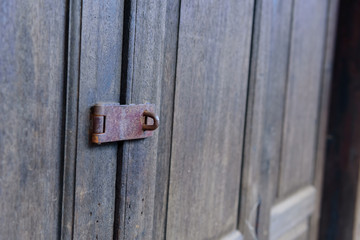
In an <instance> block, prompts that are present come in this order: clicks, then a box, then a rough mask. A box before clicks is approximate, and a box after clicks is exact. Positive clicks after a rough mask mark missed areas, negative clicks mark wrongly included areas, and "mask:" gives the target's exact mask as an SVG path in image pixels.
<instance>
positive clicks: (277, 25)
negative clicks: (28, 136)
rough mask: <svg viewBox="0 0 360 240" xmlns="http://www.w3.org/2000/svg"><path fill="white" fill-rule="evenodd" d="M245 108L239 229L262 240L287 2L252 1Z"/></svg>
mask: <svg viewBox="0 0 360 240" xmlns="http://www.w3.org/2000/svg"><path fill="white" fill-rule="evenodd" d="M255 16H256V19H255V26H254V33H253V40H252V54H251V76H250V83H249V84H250V86H249V96H248V99H249V100H248V105H247V109H248V110H247V116H246V117H247V120H246V121H247V122H246V139H245V154H244V166H243V178H242V191H241V195H242V199H241V210H240V214H241V215H240V230H241V231H242V233H243V234H244V238H245V239H255V238H259V239H267V238H268V235H269V220H270V209H271V207H272V205H273V200H274V199H275V197H276V184H277V178H278V169H279V163H280V149H281V144H282V142H281V138H282V126H283V111H284V105H285V104H284V100H285V92H286V91H285V87H286V80H287V68H288V57H289V46H290V45H289V44H290V32H291V20H292V18H291V16H292V1H288V0H283V1H257V4H256V12H255Z"/></svg>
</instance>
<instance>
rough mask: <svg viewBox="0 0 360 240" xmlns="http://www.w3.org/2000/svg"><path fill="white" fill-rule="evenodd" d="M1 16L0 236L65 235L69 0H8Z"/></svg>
mask: <svg viewBox="0 0 360 240" xmlns="http://www.w3.org/2000/svg"><path fill="white" fill-rule="evenodd" d="M0 16H1V18H0V29H1V34H0V101H1V104H0V110H1V117H0V119H1V126H0V156H1V157H0V236H1V237H0V238H1V239H57V237H58V234H59V231H60V225H59V223H60V212H61V191H62V188H61V184H62V182H61V172H62V171H61V169H62V150H63V144H62V142H63V140H62V136H63V127H62V126H63V119H64V118H63V95H64V79H65V74H64V59H65V54H66V53H65V50H66V48H65V46H66V44H65V41H67V39H66V36H67V35H66V32H67V31H66V30H65V28H66V26H65V25H66V1H47V0H45V1H42V2H37V1H2V2H1V4H0Z"/></svg>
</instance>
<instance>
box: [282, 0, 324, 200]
mask: <svg viewBox="0 0 360 240" xmlns="http://www.w3.org/2000/svg"><path fill="white" fill-rule="evenodd" d="M326 13H327V1H316V0H305V1H295V5H294V16H293V27H292V36H291V49H290V59H289V70H288V71H289V74H288V84H287V93H286V94H287V95H286V107H285V117H284V130H283V144H282V155H281V167H280V177H279V188H278V193H279V197H283V196H286V195H288V194H290V193H291V192H293V191H296V190H297V189H298V188H299V187H302V186H305V185H308V184H311V183H312V179H313V175H314V168H315V161H314V160H315V147H316V130H317V122H318V114H317V113H318V102H319V99H320V83H321V70H322V60H323V51H324V46H325V41H324V39H325V31H326V16H327V14H326Z"/></svg>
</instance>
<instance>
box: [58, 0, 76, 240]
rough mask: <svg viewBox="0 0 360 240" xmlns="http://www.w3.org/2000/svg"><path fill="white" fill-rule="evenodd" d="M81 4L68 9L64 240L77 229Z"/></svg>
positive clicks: (63, 205) (73, 2)
mask: <svg viewBox="0 0 360 240" xmlns="http://www.w3.org/2000/svg"><path fill="white" fill-rule="evenodd" d="M80 27H81V1H80V0H72V1H70V6H69V26H68V28H69V30H68V31H69V36H68V39H66V40H67V41H68V53H67V81H66V102H65V108H66V109H65V111H66V112H65V113H66V115H65V145H64V174H63V201H62V211H61V213H62V219H61V239H72V236H73V226H74V218H73V217H74V197H75V194H74V193H75V163H76V151H77V144H76V143H77V132H78V131H77V130H78V121H77V119H78V97H79V96H78V91H79V86H78V83H79V64H80V34H81V31H80Z"/></svg>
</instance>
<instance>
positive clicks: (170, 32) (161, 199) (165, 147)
mask: <svg viewBox="0 0 360 240" xmlns="http://www.w3.org/2000/svg"><path fill="white" fill-rule="evenodd" d="M179 14H180V0H176V1H175V0H169V1H167V3H166V18H165V19H166V20H165V24H166V25H165V39H164V41H165V42H164V63H163V64H164V65H163V76H162V81H161V103H160V119H161V127H160V128H159V139H160V141H159V142H158V145H157V148H158V149H157V161H156V164H157V165H156V184H155V202H154V229H153V239H157V240H161V239H165V227H166V217H167V194H168V184H169V171H170V157H171V143H172V127H173V110H174V92H175V73H176V61H177V42H178V29H179Z"/></svg>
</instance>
